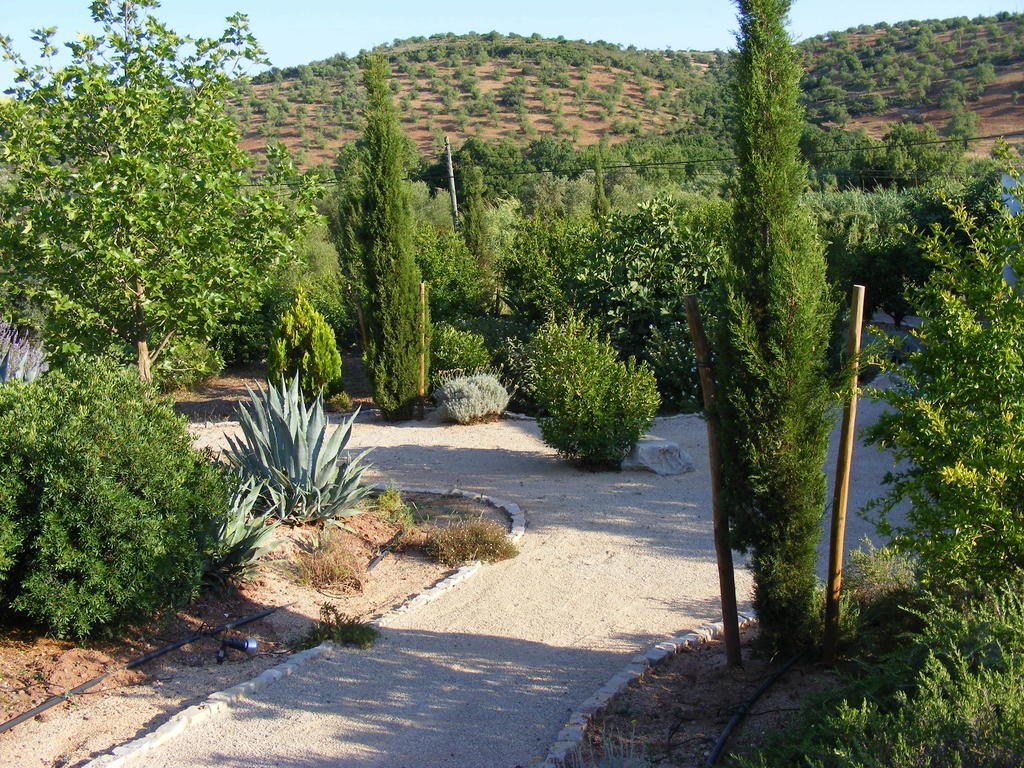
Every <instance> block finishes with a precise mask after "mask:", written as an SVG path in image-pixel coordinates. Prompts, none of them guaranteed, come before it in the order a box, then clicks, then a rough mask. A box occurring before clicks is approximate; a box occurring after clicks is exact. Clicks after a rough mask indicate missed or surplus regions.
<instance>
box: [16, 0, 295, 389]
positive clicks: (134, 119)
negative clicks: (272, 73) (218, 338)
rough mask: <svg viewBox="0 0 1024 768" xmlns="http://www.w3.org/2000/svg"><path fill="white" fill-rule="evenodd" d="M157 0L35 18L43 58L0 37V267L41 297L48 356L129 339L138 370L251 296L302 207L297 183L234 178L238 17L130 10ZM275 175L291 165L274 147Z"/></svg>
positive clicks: (250, 41)
mask: <svg viewBox="0 0 1024 768" xmlns="http://www.w3.org/2000/svg"><path fill="white" fill-rule="evenodd" d="M155 5H156V2H155V1H154V0H122V1H121V2H114V0H105V1H103V0H98V1H97V2H94V3H93V4H92V6H91V9H92V18H93V20H94V22H95V23H96V24H97V25H99V26H100V32H99V33H98V34H92V33H90V34H84V35H81V36H80V37H79V39H78V40H76V41H75V42H72V43H68V44H67V48H68V50H69V53H70V63H68V64H67V65H65V66H60V67H57V66H56V65H55V64H54V62H53V58H54V56H55V55H56V53H57V48H56V46H55V44H54V35H55V30H54V29H52V28H51V29H45V30H40V31H37V32H36V33H35V35H34V39H35V40H36V41H37V42H38V43H39V45H40V47H41V51H42V54H43V57H44V59H45V63H44V64H40V65H29V64H28V63H26V62H25V60H24V59H23V58H22V57H21V56H20V55H18V54H17V53H15V51H14V50H13V48H12V43H11V41H10V39H9V38H2V39H0V49H2V50H3V55H4V58H6V59H8V60H9V61H12V62H14V63H15V64H16V70H15V86H14V89H13V92H14V97H15V98H14V99H12V100H10V101H7V102H4V103H3V104H0V135H2V136H3V137H4V140H3V142H2V143H0V164H3V165H5V166H7V167H8V168H9V169H10V178H9V180H8V183H7V184H6V185H5V186H4V188H3V190H2V192H0V194H2V199H3V207H4V210H5V211H7V212H8V214H7V215H5V217H4V220H3V221H2V222H0V275H5V276H6V277H5V278H4V279H5V280H10V284H11V285H13V286H15V287H16V290H17V292H18V293H19V294H20V295H21V296H22V297H24V298H25V299H27V300H29V301H31V302H33V303H35V304H37V305H39V306H41V307H43V308H44V309H45V310H46V336H47V346H48V347H49V348H50V349H51V350H52V351H55V352H57V353H58V354H59V355H67V354H69V353H73V352H76V351H79V350H85V351H90V352H100V351H106V350H109V349H110V348H111V347H114V348H116V349H121V350H124V351H125V353H126V354H131V353H129V352H128V350H132V351H133V352H134V357H135V360H136V364H137V367H138V371H139V376H140V377H141V378H142V379H150V378H152V365H153V363H154V361H155V360H156V359H157V358H159V357H160V355H161V354H163V353H164V352H165V351H166V350H167V349H169V348H170V347H169V345H171V344H172V342H173V341H175V340H176V339H179V338H181V337H185V338H192V339H199V340H202V341H205V340H208V339H209V338H210V337H211V336H212V334H213V332H214V330H215V328H216V327H217V326H218V324H219V323H220V322H221V321H223V320H225V319H228V318H230V317H232V316H235V317H237V316H238V315H240V314H241V313H242V312H243V311H245V310H246V309H248V308H249V307H250V305H251V303H252V302H253V301H254V298H255V294H256V293H257V289H258V286H259V284H260V282H261V280H262V278H263V276H264V275H266V274H267V273H268V272H269V271H270V270H269V267H271V266H272V265H273V264H274V263H275V262H278V261H279V260H281V259H283V258H285V257H287V256H288V255H289V254H290V252H291V249H292V246H293V241H294V239H295V235H296V233H297V232H299V231H301V229H302V227H303V226H304V225H305V222H306V221H307V213H308V205H307V202H308V200H309V198H310V186H309V185H308V184H301V185H299V187H298V188H297V190H296V191H295V192H294V193H293V194H292V195H291V196H287V195H279V194H277V193H275V192H272V191H271V190H270V189H269V188H262V189H261V188H251V187H247V182H248V181H249V179H248V176H247V170H248V168H249V166H250V161H249V158H248V156H247V154H246V153H245V152H243V151H242V150H241V149H240V148H239V147H238V141H239V133H238V128H237V127H236V125H235V123H234V121H233V120H232V118H231V117H229V116H228V115H227V114H226V113H225V111H224V103H225V100H226V99H227V98H228V97H229V96H230V95H231V94H232V93H233V91H232V74H233V69H232V68H233V67H234V66H236V65H238V64H239V63H241V62H244V61H262V58H261V54H262V52H261V50H260V48H259V46H258V44H257V43H256V40H255V39H254V38H253V36H252V35H251V34H250V32H249V29H248V22H247V20H246V18H245V17H244V16H242V15H240V14H238V15H235V16H231V17H230V18H229V19H228V28H227V30H226V31H225V32H224V33H223V35H221V36H220V37H218V38H195V39H193V38H190V37H187V36H180V35H177V34H176V33H174V32H173V31H172V30H170V29H168V28H167V27H166V26H165V25H164V24H162V23H161V22H160V21H158V20H157V19H155V18H153V17H152V16H149V15H143V13H142V12H143V11H144V9H146V8H151V7H154V6H155ZM271 160H272V164H273V165H275V166H276V167H277V171H275V172H274V173H272V174H271V179H270V180H271V181H273V180H274V178H273V177H280V176H282V175H284V174H285V173H286V172H287V171H288V170H289V164H288V163H287V162H286V161H284V160H283V158H282V157H281V156H280V154H279V153H277V152H273V151H272V152H271Z"/></svg>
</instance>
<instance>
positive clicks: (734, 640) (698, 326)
mask: <svg viewBox="0 0 1024 768" xmlns="http://www.w3.org/2000/svg"><path fill="white" fill-rule="evenodd" d="M683 300H684V301H685V302H686V321H687V323H688V324H689V326H690V336H692V337H693V350H694V352H695V353H696V356H697V370H698V372H699V373H700V389H701V392H702V393H703V395H704V421H705V423H706V424H707V429H708V463H709V465H710V468H711V518H712V521H713V527H714V533H715V555H716V556H717V560H718V586H719V593H720V595H721V599H722V626H723V628H724V635H725V657H726V661H727V662H728V664H729V666H730V667H739V666H742V665H743V658H742V657H741V655H740V625H739V617H738V616H737V612H736V576H735V573H734V572H733V566H732V547H731V546H730V544H729V517H728V515H726V513H725V510H724V509H722V501H721V482H722V479H721V457H720V456H719V453H718V429H717V425H718V416H717V414H716V411H715V380H714V379H713V378H712V376H711V354H710V352H709V351H708V340H707V336H706V335H705V334H704V324H703V323H702V322H701V319H700V309H699V308H698V307H697V297H696V296H694V295H693V294H692V293H691V294H687V295H686V296H685V297H684V299H683Z"/></svg>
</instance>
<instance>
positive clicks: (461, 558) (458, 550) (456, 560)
mask: <svg viewBox="0 0 1024 768" xmlns="http://www.w3.org/2000/svg"><path fill="white" fill-rule="evenodd" d="M424 549H425V550H426V553H427V555H428V556H429V557H430V558H431V559H433V560H436V561H437V562H439V563H444V564H445V565H461V564H462V563H468V562H472V561H473V560H482V561H484V562H487V563H495V562H498V561H499V560H508V559H509V558H510V557H515V556H516V555H518V554H519V549H518V548H517V547H516V545H515V544H513V543H512V542H511V541H510V540H509V538H508V536H507V535H506V533H505V528H504V527H503V526H501V525H499V524H498V523H496V522H494V521H492V520H484V519H483V518H480V519H477V520H463V521H461V522H458V523H455V524H454V525H449V526H445V527H443V528H438V529H436V530H434V531H431V533H430V535H429V537H428V539H427V543H426V545H425V547H424Z"/></svg>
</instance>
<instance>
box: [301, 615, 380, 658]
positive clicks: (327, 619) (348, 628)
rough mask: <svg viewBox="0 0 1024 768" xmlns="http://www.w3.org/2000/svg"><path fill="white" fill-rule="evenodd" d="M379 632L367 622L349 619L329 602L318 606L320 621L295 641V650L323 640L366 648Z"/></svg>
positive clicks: (312, 645)
mask: <svg viewBox="0 0 1024 768" xmlns="http://www.w3.org/2000/svg"><path fill="white" fill-rule="evenodd" d="M379 634H380V633H379V632H378V631H377V630H376V629H374V628H373V627H371V626H370V625H369V624H363V623H362V622H361V621H359V620H358V619H350V618H349V617H348V616H346V615H345V614H343V613H342V612H341V611H339V610H338V609H337V608H335V607H334V606H333V605H331V604H330V603H324V604H323V605H321V606H320V621H318V622H316V623H315V624H314V625H313V626H312V627H310V628H309V631H308V632H307V633H306V634H304V635H303V636H302V637H300V638H299V639H298V641H296V643H295V648H296V650H299V649H303V648H314V647H316V646H318V645H320V643H322V642H324V641H325V640H330V641H331V642H332V643H335V644H336V645H354V646H355V647H356V648H362V649H363V650H366V649H367V648H369V647H370V646H371V645H373V643H374V641H376V639H377V636H378V635H379Z"/></svg>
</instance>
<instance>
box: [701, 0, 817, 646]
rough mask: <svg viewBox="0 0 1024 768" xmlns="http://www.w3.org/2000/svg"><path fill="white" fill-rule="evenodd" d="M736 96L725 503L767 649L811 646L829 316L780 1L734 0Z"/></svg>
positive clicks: (725, 327) (724, 315)
mask: <svg viewBox="0 0 1024 768" xmlns="http://www.w3.org/2000/svg"><path fill="white" fill-rule="evenodd" d="M739 9H740V13H739V21H740V35H739V52H738V55H737V61H736V81H735V85H734V88H735V90H734V99H735V105H736V148H737V155H738V157H739V180H738V185H737V189H736V193H735V207H734V235H733V242H732V248H731V254H730V256H731V264H730V266H729V270H728V271H727V275H726V279H725V280H724V281H723V282H724V290H723V296H722V301H721V308H720V312H721V318H720V325H719V329H718V340H717V352H718V373H719V376H720V384H721V386H720V389H719V392H720V397H719V416H720V419H721V456H722V468H723V472H724V476H723V492H724V494H725V506H726V508H727V509H728V510H730V514H731V517H732V526H733V527H732V537H733V538H732V543H733V546H735V547H738V548H741V549H743V550H746V551H750V553H751V566H752V569H753V573H754V605H755V607H756V609H757V612H758V616H759V618H760V621H761V627H762V632H763V635H762V636H763V638H764V639H765V640H766V642H767V643H768V645H769V646H771V647H773V648H776V649H786V648H790V647H794V646H795V647H799V646H802V645H804V644H806V643H808V642H809V641H810V640H811V639H812V630H813V625H814V619H815V616H816V613H817V611H816V604H815V586H816V579H815V571H814V565H815V551H816V545H817V541H818V538H819V535H820V530H821V529H820V524H821V515H822V508H823V503H824V496H825V476H824V474H823V472H822V465H823V463H824V459H825V448H826V443H827V437H828V426H829V419H828V411H829V402H830V390H829V386H828V383H827V381H826V378H825V375H824V370H825V359H826V351H827V346H828V337H829V328H830V327H831V322H832V317H833V308H832V307H831V306H830V304H829V302H828V299H827V284H826V281H825V260H824V257H823V254H822V247H821V244H820V243H819V242H818V239H817V236H816V231H815V228H814V224H813V222H812V220H811V219H810V216H809V214H808V213H807V211H805V209H804V208H803V207H802V206H801V203H800V197H801V193H802V192H803V188H804V185H805V183H806V181H805V180H806V168H805V166H804V163H803V162H802V161H801V160H800V156H799V149H798V142H799V139H800V134H801V130H802V127H803V114H802V110H801V109H800V107H799V106H798V101H797V100H798V97H799V88H798V83H799V80H800V66H799V63H798V61H797V58H796V56H795V55H794V51H793V49H792V46H791V45H790V40H789V36H788V35H787V33H786V29H785V19H786V13H787V11H788V9H789V2H788V0H740V1H739Z"/></svg>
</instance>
